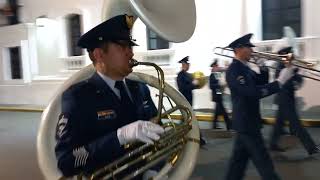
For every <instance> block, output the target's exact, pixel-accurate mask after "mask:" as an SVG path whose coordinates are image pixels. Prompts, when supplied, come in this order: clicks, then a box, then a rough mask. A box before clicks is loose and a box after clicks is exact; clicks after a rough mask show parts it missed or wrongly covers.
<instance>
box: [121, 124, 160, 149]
mask: <svg viewBox="0 0 320 180" xmlns="http://www.w3.org/2000/svg"><path fill="white" fill-rule="evenodd" d="M163 132H164V129H163V128H162V127H161V126H159V125H158V124H155V123H152V122H149V121H142V120H138V121H135V122H133V123H130V124H128V125H125V126H123V127H121V128H119V129H118V130H117V136H118V139H119V143H120V144H121V145H124V144H127V143H131V142H135V141H140V142H144V143H149V144H153V141H155V140H158V139H159V138H160V136H159V135H160V134H162V133H163Z"/></svg>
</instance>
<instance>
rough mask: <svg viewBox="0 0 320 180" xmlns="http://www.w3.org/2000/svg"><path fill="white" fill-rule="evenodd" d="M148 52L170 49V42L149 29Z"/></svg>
mask: <svg viewBox="0 0 320 180" xmlns="http://www.w3.org/2000/svg"><path fill="white" fill-rule="evenodd" d="M147 41H148V43H147V46H148V50H156V49H169V41H167V40H165V39H163V38H161V37H160V36H158V35H157V34H156V33H155V32H153V31H152V30H150V29H147Z"/></svg>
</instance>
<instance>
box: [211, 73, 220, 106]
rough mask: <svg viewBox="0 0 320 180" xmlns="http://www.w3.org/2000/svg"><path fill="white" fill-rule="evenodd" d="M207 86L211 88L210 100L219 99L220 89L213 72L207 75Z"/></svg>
mask: <svg viewBox="0 0 320 180" xmlns="http://www.w3.org/2000/svg"><path fill="white" fill-rule="evenodd" d="M209 80H210V81H209V86H210V89H211V95H212V101H219V100H221V98H222V95H221V93H222V89H221V86H220V83H219V79H217V78H216V76H215V73H214V72H213V73H211V75H210V77H209Z"/></svg>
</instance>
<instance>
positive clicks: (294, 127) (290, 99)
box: [270, 47, 320, 155]
mask: <svg viewBox="0 0 320 180" xmlns="http://www.w3.org/2000/svg"><path fill="white" fill-rule="evenodd" d="M289 53H293V52H292V47H285V48H282V49H280V50H279V51H278V54H279V55H286V54H289ZM293 58H294V56H288V58H287V59H286V61H285V62H278V67H277V71H276V78H277V77H278V76H279V72H280V70H281V69H283V68H285V66H290V61H291V60H292V59H293ZM295 72H297V71H295ZM302 83H303V79H302V76H301V75H299V74H298V73H295V74H294V76H293V77H292V78H291V79H290V80H289V81H288V82H286V83H285V84H284V85H283V88H282V89H281V91H280V92H278V94H277V96H276V104H277V105H278V111H277V114H276V122H275V124H274V126H273V131H272V134H271V140H270V149H271V150H273V151H281V152H282V151H285V150H284V149H282V148H280V147H279V146H278V141H279V138H280V136H281V134H282V132H284V123H285V121H286V120H288V121H289V127H290V133H291V134H292V135H295V136H297V137H298V138H299V139H300V141H301V143H302V144H303V146H304V148H305V149H306V150H307V152H308V153H309V154H310V155H311V154H315V153H319V152H320V151H319V150H320V149H319V146H316V144H315V143H314V141H313V140H312V138H311V136H310V135H309V133H308V131H307V130H306V129H305V128H304V127H303V126H302V124H301V121H300V120H299V115H298V112H297V109H296V99H295V91H296V90H298V89H299V88H300V87H301V86H302Z"/></svg>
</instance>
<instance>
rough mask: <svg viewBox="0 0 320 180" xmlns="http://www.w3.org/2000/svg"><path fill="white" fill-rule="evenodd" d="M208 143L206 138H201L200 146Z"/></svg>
mask: <svg viewBox="0 0 320 180" xmlns="http://www.w3.org/2000/svg"><path fill="white" fill-rule="evenodd" d="M206 144H207V142H206V140H204V139H203V138H200V146H204V145H206Z"/></svg>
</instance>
